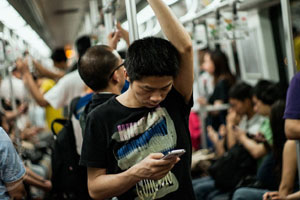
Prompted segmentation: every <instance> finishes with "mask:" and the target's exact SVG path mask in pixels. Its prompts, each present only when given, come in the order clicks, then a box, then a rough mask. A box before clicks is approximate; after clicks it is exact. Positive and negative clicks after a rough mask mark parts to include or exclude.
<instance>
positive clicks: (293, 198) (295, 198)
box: [286, 191, 300, 200]
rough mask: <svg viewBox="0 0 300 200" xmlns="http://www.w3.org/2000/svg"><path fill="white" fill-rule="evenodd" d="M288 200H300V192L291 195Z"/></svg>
mask: <svg viewBox="0 0 300 200" xmlns="http://www.w3.org/2000/svg"><path fill="white" fill-rule="evenodd" d="M286 199H287V200H299V199H300V191H298V192H295V193H293V194H290V195H288V196H287V197H286Z"/></svg>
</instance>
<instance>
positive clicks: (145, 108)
mask: <svg viewBox="0 0 300 200" xmlns="http://www.w3.org/2000/svg"><path fill="white" fill-rule="evenodd" d="M148 3H149V4H150V6H151V7H152V9H153V11H154V12H155V14H156V16H157V18H158V21H159V22H160V25H161V27H162V30H163V32H164V33H165V35H166V36H167V38H168V39H169V41H170V42H169V41H167V40H164V39H159V38H153V37H150V38H145V39H142V40H137V41H135V42H134V43H133V44H132V45H131V46H130V47H129V49H128V53H127V57H126V61H125V67H126V70H127V72H126V74H127V80H128V81H129V82H130V87H129V89H128V90H127V91H126V92H125V93H123V94H121V95H120V96H118V97H113V98H111V99H109V100H108V101H106V102H105V103H103V104H102V105H101V106H98V107H97V108H95V109H94V110H93V111H91V112H90V114H89V115H88V118H87V124H86V129H85V135H84V142H83V147H82V153H81V161H80V162H81V164H82V165H85V166H87V167H88V188H89V193H90V195H91V197H92V198H94V199H106V198H111V197H114V196H117V197H118V199H119V200H122V199H127V200H128V199H137V198H139V199H157V198H160V199H172V200H176V199H180V200H184V199H189V200H190V199H195V198H194V192H193V188H192V182H191V176H190V162H191V149H192V148H191V141H190V134H189V130H188V116H189V112H190V109H191V106H192V104H193V102H192V98H191V97H192V85H193V51H192V42H191V39H190V36H189V34H188V33H187V32H186V31H185V29H184V27H183V26H182V25H181V24H180V22H179V21H178V20H177V19H176V17H175V16H174V15H173V13H172V12H171V10H170V8H168V7H167V6H166V5H165V4H164V3H163V1H162V0H148ZM119 64H121V62H120V63H119ZM115 74H116V72H115ZM173 149H185V150H186V153H185V154H184V155H182V156H181V157H180V158H179V157H177V156H174V157H173V158H171V159H162V157H163V153H166V152H168V151H170V150H173Z"/></svg>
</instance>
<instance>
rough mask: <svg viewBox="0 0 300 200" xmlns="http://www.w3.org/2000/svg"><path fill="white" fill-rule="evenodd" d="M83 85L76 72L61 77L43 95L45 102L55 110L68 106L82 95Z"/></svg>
mask: <svg viewBox="0 0 300 200" xmlns="http://www.w3.org/2000/svg"><path fill="white" fill-rule="evenodd" d="M84 91H85V84H84V82H83V80H82V79H81V77H80V75H79V73H78V70H75V71H73V72H71V73H69V74H66V75H65V76H64V77H62V78H61V79H60V80H59V81H58V82H57V84H56V85H55V86H54V87H53V88H51V90H49V91H48V92H47V93H46V94H45V95H44V98H45V100H46V101H47V102H48V103H49V104H50V105H51V106H52V107H53V108H55V109H58V108H62V107H64V106H68V105H69V104H70V103H71V101H72V99H74V98H75V97H78V96H81V95H82V94H84Z"/></svg>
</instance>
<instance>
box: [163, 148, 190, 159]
mask: <svg viewBox="0 0 300 200" xmlns="http://www.w3.org/2000/svg"><path fill="white" fill-rule="evenodd" d="M184 153H185V149H176V150H172V151H170V152H169V153H168V154H166V155H164V156H163V157H162V158H161V159H163V160H167V159H171V158H174V157H175V156H177V157H180V156H181V155H183V154H184Z"/></svg>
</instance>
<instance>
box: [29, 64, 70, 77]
mask: <svg viewBox="0 0 300 200" xmlns="http://www.w3.org/2000/svg"><path fill="white" fill-rule="evenodd" d="M33 64H34V66H35V68H36V70H37V71H38V72H39V73H40V75H42V76H44V77H47V78H50V79H53V80H56V81H57V80H59V79H60V78H61V77H63V76H64V75H65V74H64V73H63V72H57V73H54V72H52V71H50V70H48V69H46V68H45V67H43V66H42V65H41V64H40V63H38V62H36V61H33Z"/></svg>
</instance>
